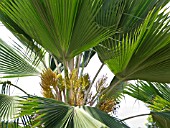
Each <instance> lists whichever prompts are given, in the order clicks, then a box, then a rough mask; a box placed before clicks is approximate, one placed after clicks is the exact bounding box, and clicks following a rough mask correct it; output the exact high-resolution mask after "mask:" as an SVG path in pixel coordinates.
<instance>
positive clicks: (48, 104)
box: [0, 0, 170, 128]
mask: <svg viewBox="0 0 170 128" xmlns="http://www.w3.org/2000/svg"><path fill="white" fill-rule="evenodd" d="M168 3H169V0H161V1H158V0H1V1H0V21H1V22H2V23H3V25H4V26H5V27H6V28H7V29H8V30H10V31H11V32H12V34H13V35H14V36H15V37H16V38H17V39H18V41H17V42H13V43H12V45H11V44H9V42H5V41H3V40H2V39H1V40H0V74H1V75H2V81H1V82H0V85H2V89H1V94H0V121H1V126H0V127H2V128H3V127H14V128H18V127H31V128H32V127H38V128H43V127H45V128H108V127H110V128H128V126H127V125H126V124H125V123H124V120H126V119H123V120H120V119H117V118H115V117H112V116H111V115H109V114H108V113H110V112H112V111H113V109H114V107H115V105H116V104H117V102H119V101H120V100H121V97H122V95H123V93H126V94H128V95H131V96H132V97H134V98H137V99H139V100H141V101H143V102H144V103H146V104H147V105H148V107H149V108H150V110H151V112H150V113H149V114H147V115H151V116H152V118H153V121H154V122H155V123H156V125H157V126H158V127H160V128H169V127H170V88H169V86H168V85H167V83H169V82H170V78H169V76H170V24H169V23H170V18H169V16H170V15H169V13H170V11H169V10H168V7H167V5H168ZM95 54H97V55H98V57H99V59H100V61H101V63H102V65H101V67H100V69H99V70H98V72H97V73H96V75H95V77H94V79H93V80H92V81H91V80H90V77H89V76H90V74H85V73H84V69H85V67H86V66H87V65H88V64H89V62H90V60H91V58H92V57H93V56H94V55H95ZM104 65H107V66H108V67H109V69H110V70H111V71H112V72H113V74H114V77H113V79H112V81H111V82H110V83H106V80H107V77H105V76H103V77H102V78H101V79H99V80H97V82H96V83H95V80H96V78H97V76H98V74H99V72H100V71H101V69H102V67H103V66H104ZM26 76H40V78H41V83H40V85H39V86H41V88H42V94H43V96H44V97H38V96H33V95H30V94H28V93H27V92H26V91H24V90H23V89H22V88H19V87H18V86H16V85H14V84H13V83H11V82H10V81H5V80H3V78H13V77H26ZM129 80H137V84H136V85H132V84H130V83H129V82H128V81H129ZM11 86H13V87H15V88H17V89H19V90H20V91H22V92H24V93H25V95H23V96H10V93H9V92H10V87H11ZM122 87H123V88H122ZM93 88H95V89H93ZM144 115H146V114H144ZM138 116H141V115H138ZM130 118H133V117H129V118H128V119H130Z"/></svg>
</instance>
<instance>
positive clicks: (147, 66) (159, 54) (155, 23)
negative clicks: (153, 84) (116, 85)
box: [96, 10, 170, 82]
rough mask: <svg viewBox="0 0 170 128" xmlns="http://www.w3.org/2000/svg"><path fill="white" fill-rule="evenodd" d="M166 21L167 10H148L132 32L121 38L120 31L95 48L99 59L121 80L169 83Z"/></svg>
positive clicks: (168, 42)
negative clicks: (142, 20)
mask: <svg viewBox="0 0 170 128" xmlns="http://www.w3.org/2000/svg"><path fill="white" fill-rule="evenodd" d="M169 21H170V19H169V12H167V13H165V11H163V12H162V13H159V11H156V12H155V10H154V11H152V12H150V13H149V14H148V16H147V18H146V19H145V21H144V22H143V24H142V25H141V26H140V27H139V28H138V29H136V30H135V31H134V32H130V33H129V34H126V35H125V36H123V38H122V37H121V34H120V36H118V37H116V38H113V39H109V40H108V42H104V45H102V44H101V45H102V46H100V47H98V48H96V49H97V51H99V56H100V58H101V59H102V61H104V62H105V63H106V64H107V65H108V66H109V68H110V69H111V70H112V72H113V73H114V74H115V75H116V76H117V77H118V78H119V79H121V80H131V79H143V80H150V81H158V82H170V81H169V78H168V75H169V74H170V72H169V69H170V67H169V60H170V56H169V55H170V53H169V51H170V50H169V48H170V33H169V30H170V25H169ZM107 49H108V50H107ZM106 50H107V51H108V52H104V51H106ZM102 52H103V54H102Z"/></svg>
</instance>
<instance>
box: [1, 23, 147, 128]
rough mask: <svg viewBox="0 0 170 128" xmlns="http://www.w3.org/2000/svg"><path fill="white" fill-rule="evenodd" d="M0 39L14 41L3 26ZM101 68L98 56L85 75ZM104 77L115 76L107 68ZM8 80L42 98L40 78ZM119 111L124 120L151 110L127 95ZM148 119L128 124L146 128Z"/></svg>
mask: <svg viewBox="0 0 170 128" xmlns="http://www.w3.org/2000/svg"><path fill="white" fill-rule="evenodd" d="M0 38H1V39H3V40H5V41H6V42H8V43H10V42H11V38H12V39H14V37H13V35H12V34H11V33H10V32H9V31H8V30H7V29H6V28H5V27H3V26H0ZM14 40H15V39H14ZM100 66H101V63H100V61H99V59H98V57H97V55H96V56H94V57H93V58H92V60H91V61H90V63H89V65H88V66H87V67H86V69H85V73H87V72H88V73H89V74H90V78H91V79H92V78H93V77H94V75H95V74H96V72H97V70H98V69H99V67H100ZM103 75H107V77H108V83H109V82H110V81H111V80H112V78H113V76H114V75H113V73H112V72H111V71H110V70H109V69H108V68H107V66H104V67H103V69H102V71H101V72H100V74H99V76H98V78H101V77H102V76H103ZM0 80H1V79H0ZM8 80H10V81H12V83H13V84H15V85H17V86H19V87H21V88H22V89H23V90H25V91H26V92H27V93H29V94H33V95H38V96H41V87H40V77H24V78H13V79H8ZM12 90H13V91H12V92H13V95H21V92H20V91H19V90H17V89H15V88H13V89H12ZM117 111H118V112H117V114H116V116H117V117H118V118H120V119H124V118H127V117H130V116H134V115H138V114H145V113H149V110H148V108H147V107H146V106H145V104H143V103H142V102H140V101H137V100H136V99H134V98H132V97H130V96H127V95H126V96H125V97H124V99H123V100H122V101H121V103H120V108H119V109H118V110H117ZM146 118H147V116H143V117H138V118H134V119H130V120H127V121H126V123H127V124H128V125H129V126H130V127H131V128H146V126H145V123H146V122H147V120H146Z"/></svg>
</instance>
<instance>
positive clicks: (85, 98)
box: [84, 63, 104, 104]
mask: <svg viewBox="0 0 170 128" xmlns="http://www.w3.org/2000/svg"><path fill="white" fill-rule="evenodd" d="M103 66H104V63H102V65H101V66H100V68H99V69H98V71H97V73H96V75H95V76H94V78H93V80H92V82H91V84H90V86H89V88H88V89H87V92H86V94H85V96H84V104H85V103H86V100H87V96H88V94H89V92H90V90H91V88H92V86H93V84H94V82H95V80H96V78H97V76H98V75H99V73H100V71H101V70H102V68H103Z"/></svg>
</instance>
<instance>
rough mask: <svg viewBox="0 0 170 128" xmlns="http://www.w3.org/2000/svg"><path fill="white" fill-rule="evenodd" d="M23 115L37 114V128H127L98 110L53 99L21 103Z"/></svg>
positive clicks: (29, 99) (30, 100)
mask: <svg viewBox="0 0 170 128" xmlns="http://www.w3.org/2000/svg"><path fill="white" fill-rule="evenodd" d="M21 104H22V106H21V108H22V110H21V115H25V114H26V115H30V114H36V115H37V117H36V119H35V126H40V125H42V124H43V125H44V126H45V127H50V128H54V127H56V128H57V127H66V128H80V127H82V128H92V127H93V128H100V127H103V128H105V127H106V128H108V127H114V128H126V127H127V126H126V125H125V124H123V123H122V122H120V121H119V120H116V119H115V118H113V117H111V116H109V115H108V114H107V113H104V112H102V111H100V110H97V109H96V108H92V107H87V106H83V107H73V106H69V105H67V104H65V103H63V102H59V101H56V100H53V99H47V98H40V97H31V98H28V99H27V100H26V101H25V100H23V101H21Z"/></svg>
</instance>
